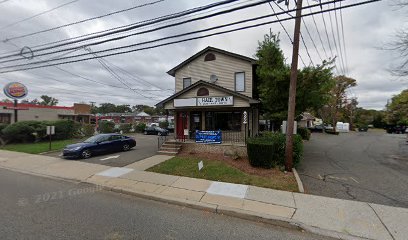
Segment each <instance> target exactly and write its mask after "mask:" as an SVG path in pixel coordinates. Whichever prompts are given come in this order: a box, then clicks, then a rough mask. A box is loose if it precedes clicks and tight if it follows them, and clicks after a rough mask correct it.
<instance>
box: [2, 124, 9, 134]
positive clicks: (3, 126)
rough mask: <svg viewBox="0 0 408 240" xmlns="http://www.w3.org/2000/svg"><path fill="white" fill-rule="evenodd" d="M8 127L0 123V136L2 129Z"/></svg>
mask: <svg viewBox="0 0 408 240" xmlns="http://www.w3.org/2000/svg"><path fill="white" fill-rule="evenodd" d="M7 126H8V124H6V123H0V136H3V129H5V128H6V127H7Z"/></svg>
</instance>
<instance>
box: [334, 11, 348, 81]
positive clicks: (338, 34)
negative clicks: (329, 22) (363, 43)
mask: <svg viewBox="0 0 408 240" xmlns="http://www.w3.org/2000/svg"><path fill="white" fill-rule="evenodd" d="M333 4H334V7H336V3H333ZM334 16H335V20H336V32H337V39H338V44H339V49H340V56H341V62H342V64H343V72H344V75H347V69H346V66H345V64H344V56H343V50H342V49H343V47H342V46H341V38H340V31H339V22H338V20H337V11H334Z"/></svg>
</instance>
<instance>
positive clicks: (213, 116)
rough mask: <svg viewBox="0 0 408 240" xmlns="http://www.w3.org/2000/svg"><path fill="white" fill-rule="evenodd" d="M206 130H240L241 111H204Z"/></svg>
mask: <svg viewBox="0 0 408 240" xmlns="http://www.w3.org/2000/svg"><path fill="white" fill-rule="evenodd" d="M205 126H206V130H224V131H241V112H206V113H205Z"/></svg>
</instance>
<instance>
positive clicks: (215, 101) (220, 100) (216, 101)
mask: <svg viewBox="0 0 408 240" xmlns="http://www.w3.org/2000/svg"><path fill="white" fill-rule="evenodd" d="M219 105H234V97H233V96H225V97H199V98H197V106H219Z"/></svg>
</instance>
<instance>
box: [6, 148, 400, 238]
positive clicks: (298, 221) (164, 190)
mask: <svg viewBox="0 0 408 240" xmlns="http://www.w3.org/2000/svg"><path fill="white" fill-rule="evenodd" d="M170 158H171V156H164V155H155V156H152V157H150V158H147V159H144V160H142V161H138V162H135V163H132V164H130V165H127V166H126V167H109V166H104V165H99V164H92V163H86V162H80V161H66V160H63V159H60V158H53V157H48V156H41V155H32V154H26V153H18V152H10V151H0V168H2V169H8V170H12V171H16V172H22V173H26V174H30V175H35V176H42V177H47V178H52V179H64V180H67V181H69V182H77V183H89V184H92V185H90V186H91V188H85V189H82V188H81V189H73V190H68V191H67V192H60V191H51V192H45V193H44V194H43V193H39V194H37V195H36V196H33V197H31V198H30V196H27V195H26V196H20V197H18V199H17V200H16V204H17V205H18V206H29V205H31V204H32V203H33V202H34V203H41V202H47V203H48V202H49V201H50V200H57V199H65V198H64V196H68V197H70V196H77V195H82V194H83V193H84V194H85V193H89V192H95V191H96V190H95V189H98V192H99V191H100V190H101V189H104V190H108V191H112V192H118V193H123V194H126V195H132V196H136V197H143V198H147V199H151V200H156V201H160V202H164V203H171V204H176V205H179V206H184V207H190V208H195V209H199V210H205V211H207V212H212V213H218V214H221V215H224V214H225V215H228V216H234V217H239V218H244V219H247V220H252V221H257V222H262V223H271V224H274V225H278V226H284V227H287V228H291V229H299V228H301V229H304V230H305V231H307V232H309V233H314V234H319V235H322V236H329V237H335V238H337V239H360V238H363V239H376V240H388V239H389V240H400V239H401V240H402V239H404V240H405V239H406V236H407V234H408V229H407V228H406V222H407V221H408V208H396V207H390V206H384V205H378V204H373V203H367V202H358V201H349V200H343V199H335V198H327V197H321V196H314V195H308V194H300V193H292V192H284V191H278V190H273V189H266V188H260V187H255V186H249V185H242V184H232V183H223V182H218V181H210V180H204V179H194V178H188V177H181V176H172V175H165V174H158V173H152V172H147V171H145V170H146V169H148V168H149V167H151V166H154V165H156V164H159V163H161V162H164V161H166V160H168V159H170ZM0 181H1V178H0ZM16 183H18V181H17V180H16V181H15V182H14V184H15V185H16ZM87 186H88V185H87ZM0 187H1V184H0ZM1 189H5V190H7V189H9V188H8V187H2V188H1ZM92 189H94V190H92ZM4 198H6V199H7V197H4ZM29 199H30V200H29ZM111 207H115V206H114V205H112V206H111ZM42 209H43V210H44V209H45V208H42ZM71 210H72V211H76V209H75V208H72V209H71ZM80 210H81V209H80ZM0 213H1V212H0Z"/></svg>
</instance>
